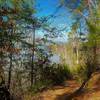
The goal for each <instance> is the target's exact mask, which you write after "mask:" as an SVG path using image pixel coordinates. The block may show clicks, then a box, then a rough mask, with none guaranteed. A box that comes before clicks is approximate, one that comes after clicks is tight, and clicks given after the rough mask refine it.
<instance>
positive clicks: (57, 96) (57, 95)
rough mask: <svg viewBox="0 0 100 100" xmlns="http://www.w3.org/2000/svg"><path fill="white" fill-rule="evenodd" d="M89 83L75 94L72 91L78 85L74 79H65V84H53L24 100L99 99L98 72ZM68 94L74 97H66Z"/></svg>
mask: <svg viewBox="0 0 100 100" xmlns="http://www.w3.org/2000/svg"><path fill="white" fill-rule="evenodd" d="M90 83H91V84H90ZM89 84H90V85H91V88H89V89H88V90H84V91H82V92H81V93H79V94H77V95H76V94H74V93H75V91H76V90H77V89H78V88H79V86H80V85H79V84H78V83H77V82H76V81H75V80H71V81H66V82H65V86H63V85H62V86H54V87H52V89H48V90H45V91H44V92H42V93H40V94H38V96H35V97H33V98H30V99H26V100H100V73H97V74H95V75H94V76H93V78H92V79H91V80H90V82H89ZM69 95H74V97H73V98H67V97H69Z"/></svg>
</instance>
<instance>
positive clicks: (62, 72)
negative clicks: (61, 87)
mask: <svg viewBox="0 0 100 100" xmlns="http://www.w3.org/2000/svg"><path fill="white" fill-rule="evenodd" d="M43 76H44V77H43V78H44V79H48V80H49V79H50V80H51V81H52V84H61V83H63V82H64V81H65V80H66V79H71V78H72V74H71V72H70V69H69V68H68V66H67V65H59V64H58V65H57V64H54V65H53V66H51V67H46V68H45V69H43Z"/></svg>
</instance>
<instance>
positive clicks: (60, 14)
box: [35, 0, 73, 42]
mask: <svg viewBox="0 0 100 100" xmlns="http://www.w3.org/2000/svg"><path fill="white" fill-rule="evenodd" d="M59 5H60V0H36V4H35V7H36V10H37V13H36V15H35V16H36V17H38V18H41V17H46V16H49V15H52V14H54V12H55V11H56V9H57V7H58V6H59ZM55 15H56V16H57V17H56V18H54V19H53V21H52V24H51V25H52V26H54V27H55V26H56V27H60V28H61V27H62V28H63V27H66V31H63V32H62V33H63V37H61V38H60V37H59V38H57V39H54V40H55V41H61V42H65V41H67V31H70V26H71V23H72V22H73V20H72V19H71V13H70V12H69V11H68V9H67V8H65V7H61V8H60V9H59V10H58V11H57V13H55ZM37 33H38V36H43V34H44V33H43V32H41V31H40V30H39V31H38V32H37Z"/></svg>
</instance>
